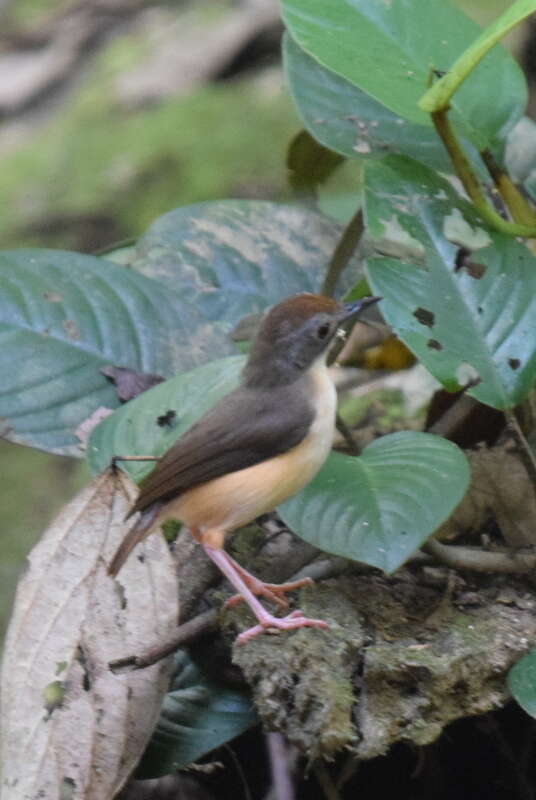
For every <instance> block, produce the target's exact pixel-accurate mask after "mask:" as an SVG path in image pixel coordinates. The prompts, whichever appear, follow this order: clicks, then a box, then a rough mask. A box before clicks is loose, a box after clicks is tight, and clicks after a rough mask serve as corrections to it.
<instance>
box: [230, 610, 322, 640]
mask: <svg viewBox="0 0 536 800" xmlns="http://www.w3.org/2000/svg"><path fill="white" fill-rule="evenodd" d="M327 627H329V626H328V623H327V622H324V620H323V619H310V618H309V617H304V615H303V612H302V611H293V612H292V613H291V614H288V616H286V617H274V616H273V615H272V614H268V613H266V616H265V617H263V618H262V620H259V624H258V625H254V626H253V627H252V628H248V630H247V631H244V632H243V633H241V634H240V635H239V636H237V637H236V643H237V644H246V642H249V640H250V639H253V638H254V637H255V636H258V635H259V634H260V633H264V632H265V631H266V630H267V629H269V628H276V629H277V630H283V631H288V630H295V629H296V628H327Z"/></svg>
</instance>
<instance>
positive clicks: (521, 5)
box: [419, 0, 536, 113]
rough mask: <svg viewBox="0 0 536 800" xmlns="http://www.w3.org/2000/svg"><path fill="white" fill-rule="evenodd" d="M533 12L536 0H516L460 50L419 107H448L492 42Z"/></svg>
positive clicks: (422, 99) (439, 108)
mask: <svg viewBox="0 0 536 800" xmlns="http://www.w3.org/2000/svg"><path fill="white" fill-rule="evenodd" d="M535 11H536V2H535V0H515V2H514V3H513V4H512V5H511V6H510V7H509V8H507V9H505V10H504V11H503V13H502V14H501V15H500V16H499V17H497V19H495V20H494V21H493V22H492V23H491V24H490V25H488V26H487V27H486V28H485V29H484V30H483V31H482V33H481V34H480V36H478V37H477V39H475V41H474V42H472V43H471V44H470V45H469V47H468V48H467V49H466V50H465V52H463V53H461V55H460V56H459V58H458V59H457V60H456V63H455V64H453V65H452V67H451V68H450V70H449V71H448V72H447V74H446V75H444V76H443V77H442V78H441V79H440V80H439V81H438V82H437V83H436V84H435V85H434V86H432V87H431V88H430V89H428V91H427V92H426V94H425V95H424V97H422V98H421V100H420V102H419V106H420V107H421V108H422V109H424V111H428V112H429V113H432V112H434V111H441V110H443V109H446V108H448V107H449V104H450V101H451V99H452V96H453V95H454V93H455V92H457V91H458V90H459V87H460V86H461V84H462V83H463V81H465V80H467V78H468V76H469V75H470V74H471V73H472V72H473V71H474V69H475V66H476V65H477V64H479V63H480V61H481V60H482V59H483V58H484V56H486V55H487V54H488V53H489V51H490V50H491V49H492V47H495V45H496V44H497V43H498V42H499V41H500V40H501V39H502V38H503V37H504V36H505V35H506V34H507V33H508V32H509V31H511V30H512V28H514V27H515V26H516V25H519V23H520V22H522V20H524V19H526V17H529V16H531V15H532V14H533V13H534V12H535Z"/></svg>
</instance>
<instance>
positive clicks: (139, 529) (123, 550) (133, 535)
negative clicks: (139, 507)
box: [108, 503, 160, 577]
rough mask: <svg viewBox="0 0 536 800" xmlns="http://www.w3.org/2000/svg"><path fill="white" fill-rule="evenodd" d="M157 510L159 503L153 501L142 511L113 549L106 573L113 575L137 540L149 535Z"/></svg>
mask: <svg viewBox="0 0 536 800" xmlns="http://www.w3.org/2000/svg"><path fill="white" fill-rule="evenodd" d="M159 510H160V504H159V503H158V504H156V503H155V504H154V505H153V506H150V507H149V508H148V509H146V510H145V511H142V513H141V515H140V516H139V518H138V519H137V520H136V522H135V523H134V525H133V526H132V528H131V529H130V530H129V532H128V533H127V535H126V536H125V538H124V539H123V541H122V542H121V544H120V545H119V547H118V548H117V550H116V551H115V554H114V557H113V558H112V560H111V561H110V563H109V564H108V575H112V576H113V577H115V575H117V573H118V572H119V570H120V569H121V567H122V566H123V564H124V563H125V561H126V560H127V558H128V556H129V555H130V552H131V550H133V549H134V548H135V547H136V545H137V544H138V543H139V542H141V541H142V540H143V539H145V537H146V536H149V534H150V533H152V530H153V527H154V523H155V520H156V517H157V516H158V512H159Z"/></svg>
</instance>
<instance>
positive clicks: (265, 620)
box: [203, 544, 328, 644]
mask: <svg viewBox="0 0 536 800" xmlns="http://www.w3.org/2000/svg"><path fill="white" fill-rule="evenodd" d="M203 549H204V551H205V553H206V554H207V556H208V557H209V558H210V559H212V561H213V562H214V563H215V564H216V566H217V567H219V569H220V570H221V571H222V572H223V574H224V575H225V577H226V578H227V579H228V580H229V581H230V583H232V585H233V586H234V587H235V589H237V590H238V592H239V594H240V595H241V596H242V597H243V598H244V600H245V601H246V603H247V604H248V606H249V607H250V608H251V610H252V611H253V613H254V614H255V616H256V617H257V619H258V620H259V624H258V625H255V626H254V627H253V628H249V630H247V631H244V633H241V634H240V636H238V638H237V640H236V641H237V644H244V643H245V642H247V641H249V640H250V639H253V637H254V636H257V635H258V634H259V633H262V632H263V631H264V630H266V628H279V629H280V630H293V629H294V628H304V627H310V628H327V627H328V625H327V622H324V621H323V620H321V619H309V618H308V617H304V616H303V614H302V612H301V611H293V612H292V614H289V615H288V616H287V617H274V616H273V614H269V613H268V611H266V609H265V608H264V606H263V605H262V604H261V603H260V602H259V600H257V598H256V597H255V595H254V594H253V592H252V591H251V589H249V587H248V586H247V585H246V583H245V581H244V580H243V578H242V577H241V575H240V573H239V572H238V570H237V569H236V566H235V565H234V563H233V561H232V559H231V558H230V556H228V555H227V553H226V552H225V551H224V550H219V549H215V548H213V547H209V546H208V545H206V544H204V545H203Z"/></svg>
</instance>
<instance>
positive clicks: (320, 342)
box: [276, 312, 344, 371]
mask: <svg viewBox="0 0 536 800" xmlns="http://www.w3.org/2000/svg"><path fill="white" fill-rule="evenodd" d="M343 316H344V312H343V313H340V314H327V313H324V312H320V313H318V314H315V315H314V316H313V317H311V318H310V319H308V320H307V321H306V322H304V323H303V324H302V325H301V326H300V327H299V328H298V329H297V330H293V331H292V332H290V333H289V334H288V336H286V337H284V338H281V339H280V340H279V341H278V342H277V343H276V348H277V350H281V352H282V353H285V354H286V357H287V358H288V360H289V362H290V363H291V364H292V366H293V367H294V369H296V370H302V371H303V370H307V369H308V368H309V367H310V366H311V364H312V363H313V362H314V361H316V359H317V358H318V357H319V356H320V355H321V354H322V353H324V352H325V351H326V350H327V348H328V347H329V345H330V343H331V341H332V339H333V337H334V336H335V334H336V333H337V330H338V327H339V324H340V322H341V320H342V317H343Z"/></svg>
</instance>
